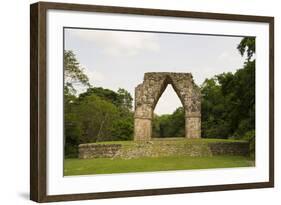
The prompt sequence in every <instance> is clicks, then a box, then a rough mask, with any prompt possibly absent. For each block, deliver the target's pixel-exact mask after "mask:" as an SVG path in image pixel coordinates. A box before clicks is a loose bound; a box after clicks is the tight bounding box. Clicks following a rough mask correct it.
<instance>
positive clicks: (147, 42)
mask: <svg viewBox="0 0 281 205" xmlns="http://www.w3.org/2000/svg"><path fill="white" fill-rule="evenodd" d="M70 32H71V33H73V34H74V35H76V36H77V37H79V38H81V39H83V40H86V41H90V42H92V43H95V44H96V45H97V46H98V47H100V48H101V49H102V50H103V52H104V53H105V54H108V55H111V56H124V55H125V56H135V55H137V54H140V53H141V52H144V51H150V52H155V51H158V50H159V44H158V40H157V36H156V35H155V34H153V33H138V32H112V31H110V32H109V31H95V30H82V29H74V30H70Z"/></svg>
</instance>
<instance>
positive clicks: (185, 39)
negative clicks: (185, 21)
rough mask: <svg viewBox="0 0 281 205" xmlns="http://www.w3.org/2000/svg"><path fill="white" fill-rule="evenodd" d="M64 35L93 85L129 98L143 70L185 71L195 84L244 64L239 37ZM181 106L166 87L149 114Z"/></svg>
mask: <svg viewBox="0 0 281 205" xmlns="http://www.w3.org/2000/svg"><path fill="white" fill-rule="evenodd" d="M64 34H65V36H64V40H65V50H72V51H73V52H74V53H75V55H76V57H77V60H78V61H79V62H80V65H81V66H82V67H83V68H84V69H85V70H84V71H85V73H86V74H87V75H88V77H89V79H90V83H91V84H92V85H93V86H94V87H103V88H108V89H111V90H114V91H117V90H118V88H124V89H126V90H128V91H129V92H130V93H131V95H132V97H134V90H135V87H136V86H137V85H138V84H140V83H142V81H143V76H144V73H145V72H188V73H191V74H192V75H193V79H194V82H195V83H196V84H197V85H198V86H200V85H201V84H202V83H203V82H204V80H205V79H206V78H211V77H213V76H214V75H217V74H220V73H223V72H235V71H236V70H237V69H240V68H242V67H243V63H244V61H245V58H244V57H242V56H241V55H240V54H239V52H238V50H237V48H236V47H237V45H238V44H239V42H240V41H241V39H242V37H229V36H210V35H194V34H170V33H169V34H167V33H149V32H133V31H111V30H93V29H70V28H65V32H64ZM180 106H182V105H181V102H180V100H179V98H178V96H177V95H176V93H175V92H174V90H173V88H172V87H171V86H168V87H167V88H166V90H165V91H164V93H163V94H162V96H161V98H160V99H159V101H158V103H157V105H156V108H155V110H154V112H155V113H156V114H158V115H161V114H170V113H172V112H173V111H174V110H175V109H176V108H177V107H180Z"/></svg>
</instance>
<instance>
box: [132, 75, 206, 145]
mask: <svg viewBox="0 0 281 205" xmlns="http://www.w3.org/2000/svg"><path fill="white" fill-rule="evenodd" d="M168 84H171V85H172V87H173V89H174V90H175V92H176V93H177V95H178V97H179V99H180V101H181V102H182V105H183V107H184V110H185V137H186V138H200V137H201V95H200V89H199V87H198V86H197V85H195V83H194V81H193V77H192V75H191V73H167V72H151V73H145V74H144V80H143V83H142V84H139V85H138V86H137V87H136V88H135V116H134V118H135V120H134V140H136V141H139V140H150V139H151V135H152V118H153V111H154V108H155V106H156V104H157V102H158V100H159V98H160V97H161V95H162V93H163V92H164V91H165V89H166V87H167V85H168Z"/></svg>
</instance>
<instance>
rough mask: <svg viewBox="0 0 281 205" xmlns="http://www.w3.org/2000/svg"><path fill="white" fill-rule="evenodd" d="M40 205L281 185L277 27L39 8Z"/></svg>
mask: <svg viewBox="0 0 281 205" xmlns="http://www.w3.org/2000/svg"><path fill="white" fill-rule="evenodd" d="M30 43H31V46H30V64H31V65H30V84H31V85H30V124H31V128H30V131H31V132H30V161H31V163H30V198H31V200H34V201H37V202H52V201H65V200H83V199H100V198H113V197H130V196H147V195H160V194H177V193H191V192H207V191H221V190H235V189H250V188H266V187H273V186H274V18H273V17H266V16H248V15H236V14H218V13H201V12H189V11H174V10H157V9H143V8H128V7H126V8H125V7H109V6H97V5H82V4H64V3H48V2H39V3H35V4H32V5H31V7H30Z"/></svg>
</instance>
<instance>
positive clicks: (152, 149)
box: [79, 140, 249, 159]
mask: <svg viewBox="0 0 281 205" xmlns="http://www.w3.org/2000/svg"><path fill="white" fill-rule="evenodd" d="M213 155H242V156H248V155H249V143H247V142H240V141H238V142H205V141H204V140H199V141H198V140H197V141H189V140H155V141H146V142H144V141H143V142H127V143H120V144H118V142H116V144H95V143H93V144H83V145H80V146H79V158H81V159H87V158H101V157H104V158H122V159H132V158H140V157H163V156H213Z"/></svg>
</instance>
